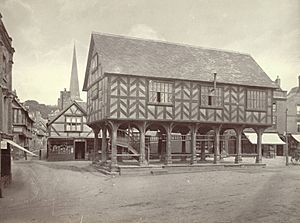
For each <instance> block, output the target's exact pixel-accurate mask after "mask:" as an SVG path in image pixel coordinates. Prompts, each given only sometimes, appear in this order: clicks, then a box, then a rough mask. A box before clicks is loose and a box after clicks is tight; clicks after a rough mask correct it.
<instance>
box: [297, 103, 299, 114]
mask: <svg viewBox="0 0 300 223" xmlns="http://www.w3.org/2000/svg"><path fill="white" fill-rule="evenodd" d="M297 115H300V105H297Z"/></svg>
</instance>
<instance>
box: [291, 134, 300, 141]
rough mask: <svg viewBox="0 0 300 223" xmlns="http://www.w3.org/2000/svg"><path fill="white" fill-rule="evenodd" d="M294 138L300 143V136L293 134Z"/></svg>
mask: <svg viewBox="0 0 300 223" xmlns="http://www.w3.org/2000/svg"><path fill="white" fill-rule="evenodd" d="M292 136H293V138H294V139H295V140H296V141H297V142H300V135H294V134H292Z"/></svg>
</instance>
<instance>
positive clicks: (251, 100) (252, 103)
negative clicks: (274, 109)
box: [247, 90, 267, 110]
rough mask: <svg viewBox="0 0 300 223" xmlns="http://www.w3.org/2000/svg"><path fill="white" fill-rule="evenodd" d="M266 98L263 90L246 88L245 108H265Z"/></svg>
mask: <svg viewBox="0 0 300 223" xmlns="http://www.w3.org/2000/svg"><path fill="white" fill-rule="evenodd" d="M266 104H267V98H266V92H265V91H263V90H247V109H250V110H266Z"/></svg>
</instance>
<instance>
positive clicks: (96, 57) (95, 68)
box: [91, 54, 98, 73]
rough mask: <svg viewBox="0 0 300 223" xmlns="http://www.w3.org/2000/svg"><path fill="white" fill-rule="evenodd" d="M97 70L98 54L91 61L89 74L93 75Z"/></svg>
mask: <svg viewBox="0 0 300 223" xmlns="http://www.w3.org/2000/svg"><path fill="white" fill-rule="evenodd" d="M97 68H98V54H95V55H94V56H93V58H92V60H91V72H92V73H94V72H95V71H96V70H97Z"/></svg>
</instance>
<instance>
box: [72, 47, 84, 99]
mask: <svg viewBox="0 0 300 223" xmlns="http://www.w3.org/2000/svg"><path fill="white" fill-rule="evenodd" d="M70 93H71V100H72V101H73V100H76V101H82V100H81V98H80V92H79V82H78V73H77V60H76V50H75V45H74V49H73V62H72V71H71V80H70Z"/></svg>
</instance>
